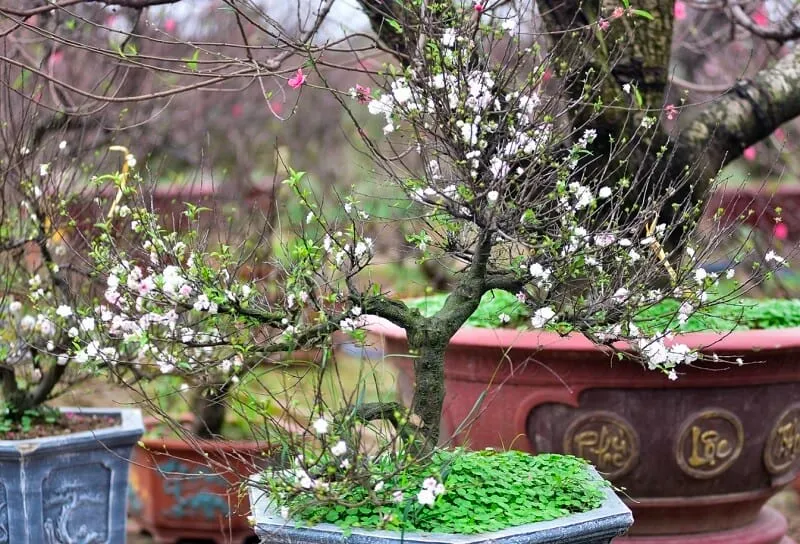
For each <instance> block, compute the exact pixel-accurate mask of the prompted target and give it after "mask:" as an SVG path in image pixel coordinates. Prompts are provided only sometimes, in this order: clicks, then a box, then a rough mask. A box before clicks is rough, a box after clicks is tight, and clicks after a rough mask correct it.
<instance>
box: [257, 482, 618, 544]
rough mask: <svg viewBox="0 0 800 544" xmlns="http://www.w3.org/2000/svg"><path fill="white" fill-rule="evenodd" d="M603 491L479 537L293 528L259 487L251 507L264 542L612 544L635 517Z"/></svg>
mask: <svg viewBox="0 0 800 544" xmlns="http://www.w3.org/2000/svg"><path fill="white" fill-rule="evenodd" d="M592 470H594V469H592ZM595 474H597V473H596V472H595ZM597 477H598V478H600V476H599V475H597ZM257 478H258V476H254V477H253V481H258V480H257ZM605 494H606V498H605V501H603V504H602V505H601V506H600V507H598V508H595V509H594V510H592V511H590V512H584V513H582V514H573V515H571V516H567V517H563V518H560V519H556V520H552V521H542V522H539V523H530V524H528V525H520V526H518V527H512V528H509V529H504V530H502V531H495V532H492V533H484V534H477V535H454V534H444V533H404V534H402V533H398V532H390V531H378V530H365V529H352V531H351V533H350V535H349V536H345V535H344V534H343V533H342V530H341V529H340V528H339V527H336V526H335V525H331V524H327V523H321V524H319V525H314V526H312V527H295V526H294V525H293V524H292V523H291V522H287V521H286V520H284V519H283V518H281V517H280V515H279V514H278V512H276V511H275V509H274V508H273V507H272V506H271V504H270V501H269V497H268V496H267V495H266V494H265V493H264V491H263V490H261V489H257V488H255V487H250V508H251V512H252V515H253V517H254V518H255V532H256V535H258V538H259V539H260V540H261V542H262V544H344V543H346V544H399V543H401V542H402V543H403V544H482V543H486V544H489V543H491V544H608V543H609V542H611V541H612V540H613V539H614V537H617V536H620V535H622V534H623V533H625V532H626V531H627V530H628V529H629V528H630V526H631V525H633V515H632V514H631V511H630V510H629V509H628V507H627V506H625V504H624V503H623V502H622V501H621V500H620V499H619V498H618V497H617V495H616V494H615V493H614V491H613V490H612V489H611V488H610V487H608V488H607V489H606V490H605Z"/></svg>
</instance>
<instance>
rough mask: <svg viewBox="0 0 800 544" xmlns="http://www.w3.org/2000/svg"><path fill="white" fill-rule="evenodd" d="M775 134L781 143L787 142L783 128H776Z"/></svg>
mask: <svg viewBox="0 0 800 544" xmlns="http://www.w3.org/2000/svg"><path fill="white" fill-rule="evenodd" d="M774 134H775V137H776V138H777V139H779V140H780V141H782V142H785V141H786V132H784V130H783V129H782V128H776V129H775V133H774Z"/></svg>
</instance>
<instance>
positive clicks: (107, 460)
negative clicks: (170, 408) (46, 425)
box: [0, 408, 144, 544]
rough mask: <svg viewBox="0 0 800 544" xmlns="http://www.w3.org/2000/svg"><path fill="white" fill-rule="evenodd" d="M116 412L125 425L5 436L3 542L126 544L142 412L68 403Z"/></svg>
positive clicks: (0, 496)
mask: <svg viewBox="0 0 800 544" xmlns="http://www.w3.org/2000/svg"><path fill="white" fill-rule="evenodd" d="M62 411H64V412H72V413H77V414H98V415H107V416H116V417H118V418H119V419H120V422H119V424H118V425H115V426H113V427H107V428H104V429H97V430H95V431H83V432H77V433H72V434H67V435H60V436H52V437H45V438H36V439H30V440H0V544H119V543H122V542H125V513H126V510H125V509H126V495H127V487H128V459H129V458H130V454H131V449H132V448H133V445H134V444H136V441H137V440H139V438H140V437H141V436H142V432H143V431H144V427H143V425H142V416H141V413H140V412H139V410H131V409H113V408H108V409H102V408H101V409H94V408H63V409H62Z"/></svg>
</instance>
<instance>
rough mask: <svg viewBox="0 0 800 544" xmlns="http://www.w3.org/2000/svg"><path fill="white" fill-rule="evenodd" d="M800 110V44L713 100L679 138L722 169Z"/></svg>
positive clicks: (711, 166)
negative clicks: (771, 65)
mask: <svg viewBox="0 0 800 544" xmlns="http://www.w3.org/2000/svg"><path fill="white" fill-rule="evenodd" d="M798 115H800V49H798V48H795V49H794V50H793V51H792V52H791V53H790V54H789V55H787V56H785V57H783V58H782V59H780V60H779V61H778V62H777V63H776V64H775V65H774V66H773V67H772V68H768V69H766V70H763V71H761V72H759V73H758V74H757V75H756V76H755V77H754V78H753V79H750V80H741V81H740V82H739V83H738V84H737V85H736V86H735V87H734V88H733V89H732V90H731V91H729V92H728V93H726V94H725V95H723V96H722V97H720V98H719V99H718V100H717V101H715V102H714V103H712V104H711V105H709V106H708V107H707V108H706V110H705V111H704V112H703V113H702V114H700V115H699V116H698V117H697V119H695V120H694V121H693V122H692V123H691V124H690V125H689V126H688V127H687V129H686V130H684V131H683V132H682V133H681V135H680V141H681V142H682V143H683V144H685V145H686V146H687V147H688V148H689V149H691V150H693V152H694V154H695V155H696V156H698V157H699V156H700V155H701V154H704V156H705V160H706V162H707V163H708V166H707V168H708V169H718V168H720V167H722V166H724V165H725V164H727V163H729V162H731V161H733V160H734V159H736V158H738V157H739V156H740V155H741V154H742V152H743V151H744V150H745V149H746V148H748V147H750V146H751V145H753V144H755V143H757V142H759V141H760V140H762V139H764V138H766V137H767V136H769V135H770V134H772V133H773V132H774V131H775V129H777V128H778V127H779V126H780V125H781V124H783V123H785V122H787V121H789V120H791V119H793V118H795V117H797V116H798Z"/></svg>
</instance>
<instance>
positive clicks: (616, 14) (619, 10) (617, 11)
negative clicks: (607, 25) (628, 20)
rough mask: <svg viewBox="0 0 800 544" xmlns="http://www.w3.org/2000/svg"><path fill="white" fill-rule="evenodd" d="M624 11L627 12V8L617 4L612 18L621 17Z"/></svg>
mask: <svg viewBox="0 0 800 544" xmlns="http://www.w3.org/2000/svg"><path fill="white" fill-rule="evenodd" d="M624 13H625V10H624V9H622V7H621V6H617V7H616V8H614V11H613V12H612V13H611V18H612V19H619V18H620V17H622V15H623V14H624Z"/></svg>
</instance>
